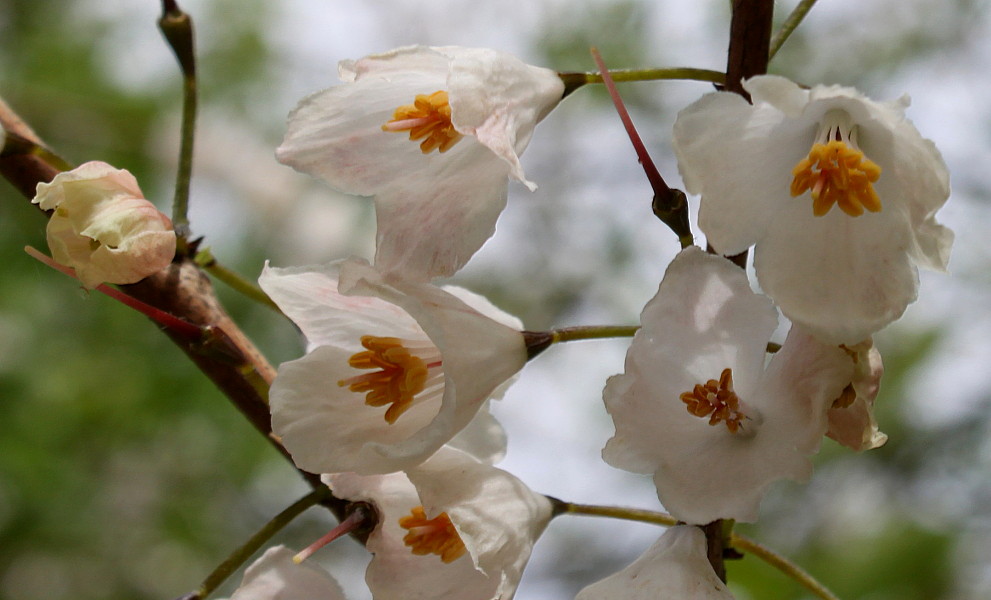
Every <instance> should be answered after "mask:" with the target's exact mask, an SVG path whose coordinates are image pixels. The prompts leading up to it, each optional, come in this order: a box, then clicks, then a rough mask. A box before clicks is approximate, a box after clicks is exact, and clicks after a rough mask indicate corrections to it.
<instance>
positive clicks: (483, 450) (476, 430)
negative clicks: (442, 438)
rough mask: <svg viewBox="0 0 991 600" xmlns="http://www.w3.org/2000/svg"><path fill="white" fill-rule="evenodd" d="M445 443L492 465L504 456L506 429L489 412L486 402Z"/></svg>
mask: <svg viewBox="0 0 991 600" xmlns="http://www.w3.org/2000/svg"><path fill="white" fill-rule="evenodd" d="M447 445H448V446H450V447H451V448H457V449H458V450H461V451H462V452H465V453H466V454H470V455H471V456H473V457H475V458H477V459H478V460H480V461H481V462H484V463H486V464H489V465H494V464H495V463H497V462H499V461H500V460H502V459H503V458H505V456H506V430H505V429H503V427H502V425H501V424H500V423H499V421H497V420H496V418H495V417H494V416H492V413H490V412H489V405H488V403H486V404H485V405H484V406H482V408H481V409H480V410H479V411H478V414H477V415H475V418H474V419H472V420H471V422H470V423H468V426H467V427H465V428H464V429H462V430H461V432H460V433H458V435H456V436H454V437H453V438H452V439H451V441H449V442H448V443H447Z"/></svg>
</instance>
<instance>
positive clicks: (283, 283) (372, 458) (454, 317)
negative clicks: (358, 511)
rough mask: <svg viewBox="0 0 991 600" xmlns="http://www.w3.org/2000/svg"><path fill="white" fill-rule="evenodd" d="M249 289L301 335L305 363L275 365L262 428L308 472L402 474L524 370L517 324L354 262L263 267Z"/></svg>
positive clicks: (490, 309)
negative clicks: (268, 424)
mask: <svg viewBox="0 0 991 600" xmlns="http://www.w3.org/2000/svg"><path fill="white" fill-rule="evenodd" d="M259 283H260V284H261V286H262V288H263V289H264V290H265V291H266V292H267V293H268V294H269V295H270V296H271V297H272V299H273V300H275V302H276V303H277V304H278V305H279V307H280V308H281V309H282V310H283V312H285V313H286V315H287V316H288V317H289V318H291V319H292V320H293V321H294V322H295V323H296V325H298V326H299V328H300V329H301V330H302V331H303V334H304V335H306V338H307V343H308V345H307V354H306V356H304V357H302V358H300V359H297V360H294V361H290V362H287V363H284V364H283V365H281V366H280V367H279V373H278V376H277V377H276V379H275V383H274V384H273V385H272V390H271V394H270V396H271V409H272V427H273V430H274V432H275V433H276V434H278V435H279V436H281V438H282V443H283V444H284V445H285V447H286V449H287V450H289V452H290V453H291V454H292V457H293V460H295V462H296V464H297V465H298V466H299V467H300V468H302V469H305V470H307V471H311V472H314V473H337V472H344V471H355V472H358V473H363V474H372V473H389V472H392V471H399V470H403V469H407V468H410V467H413V466H415V465H417V464H419V463H420V462H422V461H423V460H424V459H426V458H427V457H428V456H430V455H431V454H433V453H434V452H435V451H436V450H437V449H438V448H440V447H441V446H442V445H444V444H445V443H447V442H448V441H449V440H451V438H452V437H453V436H454V435H455V434H457V433H458V432H459V431H461V430H462V429H464V428H465V427H466V426H467V425H468V424H469V422H470V421H472V419H473V418H474V417H475V416H476V414H477V413H479V411H480V410H482V409H483V406H484V404H485V402H486V400H487V399H489V398H490V397H493V396H494V395H498V394H499V393H500V392H501V387H500V386H502V384H504V382H506V381H507V380H508V379H510V378H511V377H512V376H513V375H514V374H515V373H516V372H517V371H519V370H520V369H521V368H522V367H523V365H524V364H525V363H526V359H527V355H526V346H525V343H524V340H523V335H522V333H521V332H520V329H521V324H520V323H519V321H518V320H516V319H515V318H513V317H510V316H509V315H506V314H505V313H502V312H501V311H499V310H498V309H496V308H495V307H494V306H492V305H491V304H490V303H488V301H487V300H485V299H484V298H482V297H481V296H478V295H475V294H472V293H471V292H468V291H466V290H462V289H459V288H444V289H441V288H439V287H436V286H433V285H431V284H428V283H419V282H408V281H405V280H403V279H402V278H399V277H395V276H391V275H388V274H380V273H379V272H378V271H377V270H375V269H374V268H372V267H370V266H369V265H367V264H366V263H364V262H362V261H358V260H355V259H351V260H346V261H342V262H337V263H332V264H329V265H326V266H321V267H302V268H290V269H275V268H271V267H268V266H266V268H265V271H264V272H263V273H262V275H261V277H260V278H259ZM483 418H484V419H487V420H486V422H485V423H482V424H481V425H480V426H481V427H483V428H489V429H492V428H498V425H497V424H495V423H494V422H493V421H492V419H491V417H489V416H488V415H486V416H485V417H483ZM492 451H493V452H495V453H498V452H499V451H501V448H492Z"/></svg>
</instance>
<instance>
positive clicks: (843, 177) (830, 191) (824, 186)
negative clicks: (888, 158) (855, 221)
mask: <svg viewBox="0 0 991 600" xmlns="http://www.w3.org/2000/svg"><path fill="white" fill-rule="evenodd" d="M791 174H792V176H793V179H792V182H791V195H792V197H796V196H800V195H802V194H804V193H805V192H806V191H811V193H812V214H814V215H815V216H817V217H821V216H823V215H825V214H826V213H828V212H829V211H830V209H832V208H833V205H834V204H836V205H838V206H839V207H840V210H842V211H843V212H845V213H846V214H848V215H850V216H851V217H858V216H860V215H862V214H864V210H865V209H866V210H868V211H870V212H880V211H881V199H880V198H879V197H878V195H877V192H875V191H874V186H873V183H874V182H876V181H877V180H878V178H880V177H881V167H879V166H877V165H876V164H875V163H873V162H871V161H870V160H868V159H866V158H864V153H863V152H861V151H860V150H857V149H855V148H853V147H852V146H849V145H847V144H846V142H844V141H842V140H838V139H833V140H830V141H829V142H827V143H826V144H814V145H813V146H812V150H810V151H809V156H808V158H803V159H802V160H800V161H799V162H798V164H797V165H795V168H794V169H792V172H791Z"/></svg>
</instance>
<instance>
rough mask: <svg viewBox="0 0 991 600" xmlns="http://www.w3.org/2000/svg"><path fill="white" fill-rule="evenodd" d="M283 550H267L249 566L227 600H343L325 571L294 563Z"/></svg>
mask: <svg viewBox="0 0 991 600" xmlns="http://www.w3.org/2000/svg"><path fill="white" fill-rule="evenodd" d="M293 554H294V552H293V551H292V550H289V549H288V548H286V547H285V546H275V547H272V548H269V549H268V550H266V551H265V553H264V554H263V555H262V556H261V558H259V559H258V560H256V561H255V562H253V563H252V564H251V566H249V567H248V568H247V569H246V570H245V572H244V579H243V580H242V581H241V585H240V586H239V587H238V588H237V590H235V591H234V595H233V596H231V598H230V600H344V592H342V591H341V586H340V585H338V583H337V581H336V580H335V579H334V578H333V577H331V576H330V575H329V574H327V572H326V571H324V570H323V569H320V568H318V567H314V566H312V565H310V564H307V563H304V564H296V563H294V562H293V560H292V557H293Z"/></svg>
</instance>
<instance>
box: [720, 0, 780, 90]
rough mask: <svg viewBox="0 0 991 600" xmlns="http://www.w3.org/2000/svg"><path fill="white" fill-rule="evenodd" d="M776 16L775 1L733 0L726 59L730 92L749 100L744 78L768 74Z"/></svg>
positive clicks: (727, 86) (727, 82)
mask: <svg viewBox="0 0 991 600" xmlns="http://www.w3.org/2000/svg"><path fill="white" fill-rule="evenodd" d="M773 16H774V2H773V0H733V19H732V21H731V22H730V33H729V36H730V39H729V53H728V54H729V56H728V58H727V61H726V88H725V89H726V90H727V91H730V92H736V93H737V94H740V95H741V96H743V97H744V98H746V99H747V100H750V95H749V94H747V92H746V91H745V90H744V89H743V85H742V84H743V80H744V79H747V78H749V77H753V76H754V75H763V74H764V73H767V61H768V52H769V51H770V48H771V20H772V17H773Z"/></svg>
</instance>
